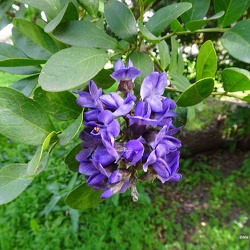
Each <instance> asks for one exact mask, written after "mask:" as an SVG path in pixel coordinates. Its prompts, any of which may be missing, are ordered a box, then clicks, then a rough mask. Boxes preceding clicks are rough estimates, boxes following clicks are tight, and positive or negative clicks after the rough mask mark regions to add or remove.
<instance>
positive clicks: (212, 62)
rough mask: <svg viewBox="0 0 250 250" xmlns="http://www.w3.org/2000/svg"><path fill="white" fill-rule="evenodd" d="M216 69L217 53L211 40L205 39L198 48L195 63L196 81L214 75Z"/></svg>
mask: <svg viewBox="0 0 250 250" xmlns="http://www.w3.org/2000/svg"><path fill="white" fill-rule="evenodd" d="M216 70H217V55H216V52H215V49H214V46H213V43H212V41H210V40H208V41H206V42H205V43H204V44H203V45H202V46H201V48H200V52H199V54H198V58H197V63H196V81H198V80H200V79H202V78H206V77H214V75H215V73H216Z"/></svg>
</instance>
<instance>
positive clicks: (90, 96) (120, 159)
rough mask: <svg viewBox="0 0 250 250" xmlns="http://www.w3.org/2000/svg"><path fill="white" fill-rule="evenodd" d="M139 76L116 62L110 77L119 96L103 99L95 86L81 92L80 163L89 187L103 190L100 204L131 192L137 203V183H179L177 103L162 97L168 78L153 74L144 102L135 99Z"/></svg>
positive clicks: (144, 86) (144, 85) (144, 91)
mask: <svg viewBox="0 0 250 250" xmlns="http://www.w3.org/2000/svg"><path fill="white" fill-rule="evenodd" d="M139 75H140V70H138V69H136V68H135V67H133V63H132V62H131V61H130V60H129V63H128V66H127V67H126V65H125V64H124V63H123V61H122V60H118V61H117V62H116V63H115V66H114V73H113V74H111V77H112V78H113V79H115V81H117V82H118V83H119V85H118V90H117V92H111V93H109V94H103V92H102V89H99V88H98V87H97V86H96V84H95V82H94V81H90V82H89V86H88V87H89V89H88V92H87V91H79V92H78V94H79V97H78V98H77V104H78V105H80V106H81V107H83V108H84V130H83V131H82V132H81V134H80V139H81V140H82V144H81V145H82V150H81V151H80V152H79V153H78V154H77V156H76V160H77V161H78V162H79V163H80V166H79V173H81V174H84V175H85V176H86V179H87V184H88V185H89V186H93V187H94V189H96V190H98V189H100V190H104V192H103V193H102V195H101V198H109V197H111V196H112V195H114V194H116V193H118V192H119V193H123V192H125V191H126V190H127V189H131V195H132V199H133V201H137V200H138V192H137V189H136V181H137V180H141V181H152V180H154V179H156V178H158V179H159V180H160V181H161V182H162V183H164V182H166V181H178V180H179V179H180V178H181V175H180V174H179V173H178V172H177V171H178V168H179V156H180V152H179V149H180V147H181V142H180V140H178V139H177V138H175V137H174V136H173V135H174V134H176V133H177V132H178V131H179V128H176V127H175V126H174V125H173V123H172V121H173V118H174V117H175V116H176V115H177V114H176V113H175V112H173V110H174V109H175V108H176V104H175V102H174V101H173V100H172V99H170V98H168V97H164V96H163V93H164V90H165V87H166V86H167V75H166V73H158V72H152V73H151V74H149V75H148V76H146V77H145V79H144V80H143V82H142V84H141V89H140V97H138V98H136V96H135V95H134V94H133V93H132V92H133V87H134V80H135V79H136V77H138V76H139Z"/></svg>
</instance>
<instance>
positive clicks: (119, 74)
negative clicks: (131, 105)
mask: <svg viewBox="0 0 250 250" xmlns="http://www.w3.org/2000/svg"><path fill="white" fill-rule="evenodd" d="M140 73H141V71H140V70H138V69H136V68H134V65H133V63H132V62H131V61H130V60H129V62H128V67H126V66H125V64H124V62H123V61H122V60H118V61H117V62H116V63H115V66H114V73H113V74H111V75H110V76H111V77H112V78H113V79H115V80H116V82H118V83H119V86H118V90H119V91H121V92H122V93H124V94H125V96H126V95H127V93H129V92H131V91H132V89H133V88H134V80H135V78H136V77H137V76H139V75H140Z"/></svg>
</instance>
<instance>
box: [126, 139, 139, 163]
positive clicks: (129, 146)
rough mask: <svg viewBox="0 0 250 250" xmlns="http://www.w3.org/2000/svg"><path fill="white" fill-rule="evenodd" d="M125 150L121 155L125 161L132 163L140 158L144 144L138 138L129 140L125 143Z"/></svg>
mask: <svg viewBox="0 0 250 250" xmlns="http://www.w3.org/2000/svg"><path fill="white" fill-rule="evenodd" d="M125 148H126V149H125V150H124V151H123V153H122V157H123V158H124V159H125V161H126V162H128V163H129V164H131V165H133V164H135V163H137V162H138V161H139V160H141V158H142V156H143V152H144V146H143V144H142V143H141V142H140V141H139V140H130V141H128V142H127V143H126V144H125Z"/></svg>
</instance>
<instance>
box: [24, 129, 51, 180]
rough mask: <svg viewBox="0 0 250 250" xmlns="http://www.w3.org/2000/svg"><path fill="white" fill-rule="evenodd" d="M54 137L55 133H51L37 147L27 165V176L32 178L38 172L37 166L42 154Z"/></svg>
mask: <svg viewBox="0 0 250 250" xmlns="http://www.w3.org/2000/svg"><path fill="white" fill-rule="evenodd" d="M55 136H56V132H55V131H53V132H51V133H50V134H49V135H48V136H47V137H46V138H45V140H44V142H43V144H42V146H39V147H38V149H37V151H36V153H35V155H34V156H33V157H32V159H31V161H30V162H29V163H28V167H27V176H34V175H36V174H38V173H37V171H38V168H39V165H40V163H41V160H42V154H43V152H44V151H45V150H46V149H47V148H48V146H49V144H50V142H51V139H52V138H53V137H55Z"/></svg>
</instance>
